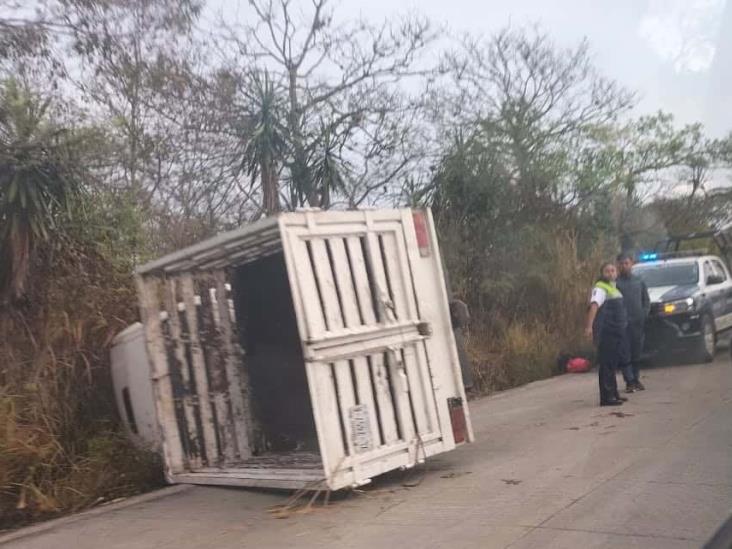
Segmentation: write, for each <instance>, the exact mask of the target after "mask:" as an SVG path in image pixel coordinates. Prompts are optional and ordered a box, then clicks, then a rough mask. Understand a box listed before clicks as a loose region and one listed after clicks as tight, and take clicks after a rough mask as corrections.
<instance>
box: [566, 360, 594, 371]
mask: <svg viewBox="0 0 732 549" xmlns="http://www.w3.org/2000/svg"><path fill="white" fill-rule="evenodd" d="M589 371H590V361H589V360H587V359H586V358H579V357H577V358H571V359H569V361H568V362H567V372H568V373H570V374H583V373H585V372H589Z"/></svg>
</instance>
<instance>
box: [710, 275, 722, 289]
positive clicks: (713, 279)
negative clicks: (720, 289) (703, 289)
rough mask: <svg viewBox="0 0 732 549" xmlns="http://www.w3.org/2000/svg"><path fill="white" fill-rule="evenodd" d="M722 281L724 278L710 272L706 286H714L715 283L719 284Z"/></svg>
mask: <svg viewBox="0 0 732 549" xmlns="http://www.w3.org/2000/svg"><path fill="white" fill-rule="evenodd" d="M722 282H724V278H722V277H721V276H719V275H715V274H711V275H709V276H708V277H707V286H714V285H715V284H721V283H722Z"/></svg>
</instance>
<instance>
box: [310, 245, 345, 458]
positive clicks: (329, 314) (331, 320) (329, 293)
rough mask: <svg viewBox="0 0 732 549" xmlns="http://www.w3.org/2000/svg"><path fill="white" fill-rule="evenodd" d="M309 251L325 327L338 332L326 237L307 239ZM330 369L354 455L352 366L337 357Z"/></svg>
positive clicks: (339, 321)
mask: <svg viewBox="0 0 732 549" xmlns="http://www.w3.org/2000/svg"><path fill="white" fill-rule="evenodd" d="M310 250H311V253H312V259H313V264H314V266H315V274H316V277H317V280H318V282H319V284H320V292H321V297H322V299H323V307H324V309H325V315H326V319H327V323H328V328H329V331H330V332H337V331H338V330H342V329H343V328H344V322H343V318H342V315H341V308H340V304H339V299H338V294H337V289H336V282H335V279H334V276H333V271H332V269H331V264H330V259H329V258H328V252H327V249H326V242H325V240H323V239H321V238H314V239H312V240H310ZM334 267H335V266H334ZM341 267H344V266H341ZM345 267H346V268H347V265H345ZM323 366H325V364H323ZM333 370H334V372H335V381H336V384H337V387H338V392H337V395H336V396H337V399H338V401H339V402H338V404H339V407H340V416H341V421H342V424H343V430H344V431H345V436H346V440H345V441H343V442H344V443H345V445H346V448H348V455H353V454H354V449H353V433H352V429H351V424H350V422H349V420H348V417H349V411H350V410H351V408H353V406H355V404H356V398H355V395H354V392H353V380H352V378H351V369H350V365H349V363H348V361H346V360H337V361H335V362H334V363H333Z"/></svg>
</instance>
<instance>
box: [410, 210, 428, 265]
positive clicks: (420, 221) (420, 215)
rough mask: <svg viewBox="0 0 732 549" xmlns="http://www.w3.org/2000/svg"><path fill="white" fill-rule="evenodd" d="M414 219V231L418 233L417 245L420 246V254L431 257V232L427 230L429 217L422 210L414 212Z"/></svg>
mask: <svg viewBox="0 0 732 549" xmlns="http://www.w3.org/2000/svg"><path fill="white" fill-rule="evenodd" d="M412 218H413V219H414V232H415V233H416V234H417V246H419V255H421V256H422V257H429V255H430V234H429V231H428V230H427V218H426V217H425V215H424V212H422V211H415V212H413V213H412Z"/></svg>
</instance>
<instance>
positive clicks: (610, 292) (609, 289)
mask: <svg viewBox="0 0 732 549" xmlns="http://www.w3.org/2000/svg"><path fill="white" fill-rule="evenodd" d="M595 288H600V289H601V290H605V293H606V294H607V298H608V299H620V298H621V297H623V294H621V293H620V290H618V289H617V288H616V287H615V286H613V285H612V284H610V283H609V282H605V281H604V280H598V281H597V283H596V284H595Z"/></svg>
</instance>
